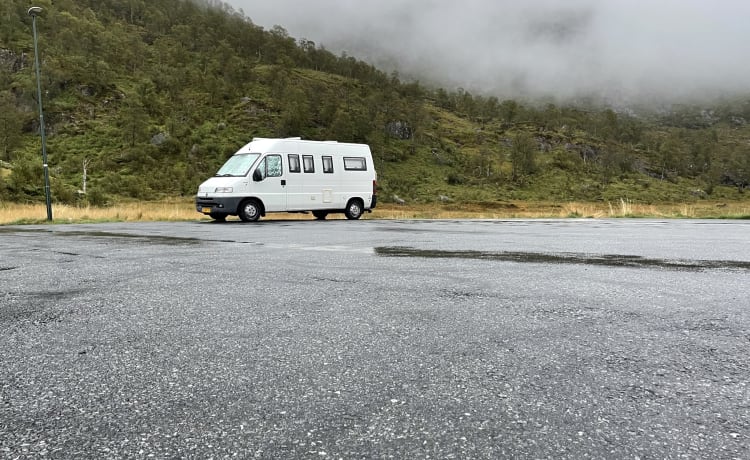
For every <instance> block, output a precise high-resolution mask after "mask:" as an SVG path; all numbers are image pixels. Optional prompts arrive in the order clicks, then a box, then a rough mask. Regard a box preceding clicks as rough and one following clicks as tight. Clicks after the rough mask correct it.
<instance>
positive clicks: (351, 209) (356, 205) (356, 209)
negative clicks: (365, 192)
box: [344, 199, 364, 220]
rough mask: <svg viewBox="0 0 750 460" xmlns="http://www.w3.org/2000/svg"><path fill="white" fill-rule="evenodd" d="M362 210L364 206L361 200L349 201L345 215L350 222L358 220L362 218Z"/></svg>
mask: <svg viewBox="0 0 750 460" xmlns="http://www.w3.org/2000/svg"><path fill="white" fill-rule="evenodd" d="M362 208H364V205H363V204H362V201H360V200H359V199H353V200H349V203H348V204H347V205H346V210H345V211H344V215H345V216H346V218H347V219H349V220H357V219H359V218H360V217H362Z"/></svg>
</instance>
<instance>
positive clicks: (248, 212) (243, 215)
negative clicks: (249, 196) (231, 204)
mask: <svg viewBox="0 0 750 460" xmlns="http://www.w3.org/2000/svg"><path fill="white" fill-rule="evenodd" d="M261 212H262V211H261V207H260V203H259V202H258V201H257V200H245V201H243V202H242V203H241V204H240V208H239V209H238V210H237V214H238V215H239V216H240V220H242V221H243V222H255V221H257V220H258V219H260V214H261Z"/></svg>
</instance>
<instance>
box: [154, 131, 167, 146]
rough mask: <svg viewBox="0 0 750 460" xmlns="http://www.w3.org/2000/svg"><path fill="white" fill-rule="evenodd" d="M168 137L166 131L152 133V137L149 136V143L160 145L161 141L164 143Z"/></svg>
mask: <svg viewBox="0 0 750 460" xmlns="http://www.w3.org/2000/svg"><path fill="white" fill-rule="evenodd" d="M168 137H169V136H167V134H166V133H159V134H156V135H154V137H152V138H151V144H152V145H161V144H163V143H165V142H166V141H167V138H168Z"/></svg>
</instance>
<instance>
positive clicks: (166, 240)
mask: <svg viewBox="0 0 750 460" xmlns="http://www.w3.org/2000/svg"><path fill="white" fill-rule="evenodd" d="M0 233H51V234H54V235H55V236H83V237H93V238H118V239H124V240H126V241H128V240H130V241H133V242H145V243H153V244H164V245H185V244H200V243H201V240H199V239H197V238H189V237H179V236H163V235H136V234H133V233H118V232H104V231H82V230H71V231H54V230H50V229H37V228H22V229H19V228H2V227H0ZM73 255H74V254H73Z"/></svg>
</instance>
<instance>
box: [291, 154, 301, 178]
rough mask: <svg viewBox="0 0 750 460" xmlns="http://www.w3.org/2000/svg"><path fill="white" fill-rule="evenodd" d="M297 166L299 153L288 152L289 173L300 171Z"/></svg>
mask: <svg viewBox="0 0 750 460" xmlns="http://www.w3.org/2000/svg"><path fill="white" fill-rule="evenodd" d="M300 171H301V170H300V168H299V155H297V154H296V153H290V154H289V172H290V173H298V172H300Z"/></svg>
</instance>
